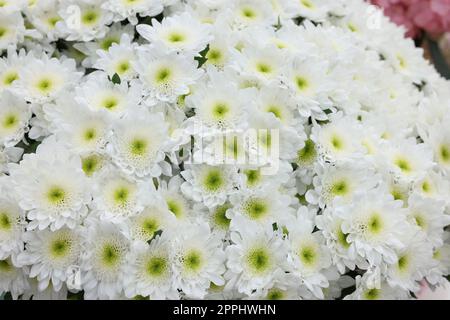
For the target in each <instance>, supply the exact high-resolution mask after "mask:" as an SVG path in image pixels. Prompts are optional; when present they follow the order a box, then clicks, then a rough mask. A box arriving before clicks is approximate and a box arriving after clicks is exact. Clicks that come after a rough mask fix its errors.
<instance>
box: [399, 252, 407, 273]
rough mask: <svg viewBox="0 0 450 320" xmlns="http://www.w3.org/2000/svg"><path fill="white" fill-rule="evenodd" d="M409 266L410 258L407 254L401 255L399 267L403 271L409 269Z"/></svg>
mask: <svg viewBox="0 0 450 320" xmlns="http://www.w3.org/2000/svg"><path fill="white" fill-rule="evenodd" d="M408 266H409V258H408V256H407V255H404V256H401V257H400V258H399V259H398V263H397V267H398V270H400V271H401V272H404V271H407V270H408Z"/></svg>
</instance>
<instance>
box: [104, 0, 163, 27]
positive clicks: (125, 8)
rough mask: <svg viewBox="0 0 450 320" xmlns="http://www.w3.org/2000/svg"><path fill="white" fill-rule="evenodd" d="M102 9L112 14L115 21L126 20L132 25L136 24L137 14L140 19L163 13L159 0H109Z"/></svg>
mask: <svg viewBox="0 0 450 320" xmlns="http://www.w3.org/2000/svg"><path fill="white" fill-rule="evenodd" d="M102 8H104V9H106V10H109V11H112V12H114V13H115V14H116V18H115V20H117V21H121V20H124V19H128V21H130V23H131V24H133V25H136V24H137V23H138V19H137V17H136V15H137V14H139V15H140V16H141V17H154V16H156V15H158V14H159V13H161V12H162V11H163V6H162V3H161V1H160V0H110V1H108V2H105V3H103V5H102Z"/></svg>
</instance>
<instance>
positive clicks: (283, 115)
mask: <svg viewBox="0 0 450 320" xmlns="http://www.w3.org/2000/svg"><path fill="white" fill-rule="evenodd" d="M259 93H260V94H259V99H258V105H257V107H258V109H259V110H261V111H263V112H266V113H268V114H272V115H273V116H274V117H275V118H276V119H277V120H278V121H280V122H281V123H282V124H284V125H287V126H291V125H299V120H298V119H296V112H295V111H296V109H297V104H296V102H295V100H294V99H292V97H291V96H289V95H286V92H285V91H284V90H283V89H280V88H275V87H273V86H268V87H262V88H261V89H260V92H259Z"/></svg>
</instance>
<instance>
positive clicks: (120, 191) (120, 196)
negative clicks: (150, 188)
mask: <svg viewBox="0 0 450 320" xmlns="http://www.w3.org/2000/svg"><path fill="white" fill-rule="evenodd" d="M129 198H130V190H129V189H128V188H127V187H119V188H117V189H116V190H115V191H114V201H115V202H116V204H118V205H126V203H127V202H128V200H129Z"/></svg>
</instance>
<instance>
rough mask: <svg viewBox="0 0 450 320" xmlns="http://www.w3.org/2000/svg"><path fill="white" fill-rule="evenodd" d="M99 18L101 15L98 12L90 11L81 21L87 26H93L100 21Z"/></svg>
mask: <svg viewBox="0 0 450 320" xmlns="http://www.w3.org/2000/svg"><path fill="white" fill-rule="evenodd" d="M99 17H100V15H99V13H98V12H97V11H94V10H89V11H86V12H85V13H84V14H83V15H82V17H81V21H82V22H83V24H85V25H93V24H95V23H96V22H97V21H98V19H99Z"/></svg>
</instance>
